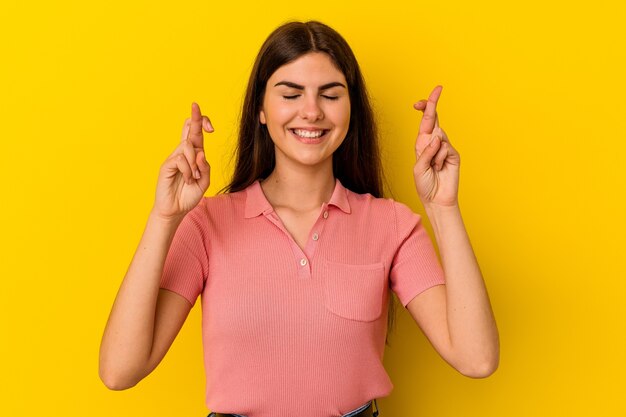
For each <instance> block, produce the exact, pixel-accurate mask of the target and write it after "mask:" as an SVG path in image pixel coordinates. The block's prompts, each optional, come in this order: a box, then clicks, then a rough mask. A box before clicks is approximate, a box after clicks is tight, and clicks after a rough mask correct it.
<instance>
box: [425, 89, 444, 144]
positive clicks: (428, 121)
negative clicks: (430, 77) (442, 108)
mask: <svg viewBox="0 0 626 417" xmlns="http://www.w3.org/2000/svg"><path fill="white" fill-rule="evenodd" d="M442 89H443V87H442V86H440V85H438V86H437V87H435V88H434V89H433V91H432V92H431V93H430V96H428V101H427V102H426V109H424V117H422V121H421V123H420V129H419V134H422V133H428V134H430V133H432V132H433V129H434V128H435V126H437V125H439V123H438V122H437V101H439V96H440V95H441V90H442Z"/></svg>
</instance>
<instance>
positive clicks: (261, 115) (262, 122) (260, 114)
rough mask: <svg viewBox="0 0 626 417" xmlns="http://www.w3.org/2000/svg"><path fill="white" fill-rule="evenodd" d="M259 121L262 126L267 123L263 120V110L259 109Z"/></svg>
mask: <svg viewBox="0 0 626 417" xmlns="http://www.w3.org/2000/svg"><path fill="white" fill-rule="evenodd" d="M259 120H261V124H262V125H264V124H266V123H267V121H266V120H265V112H264V111H263V109H261V112H260V113H259Z"/></svg>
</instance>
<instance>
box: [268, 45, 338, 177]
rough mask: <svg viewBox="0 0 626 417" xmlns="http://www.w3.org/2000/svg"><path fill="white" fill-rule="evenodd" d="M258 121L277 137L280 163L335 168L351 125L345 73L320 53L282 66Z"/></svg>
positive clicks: (273, 139)
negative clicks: (335, 157)
mask: <svg viewBox="0 0 626 417" xmlns="http://www.w3.org/2000/svg"><path fill="white" fill-rule="evenodd" d="M260 120H261V123H263V124H265V125H266V126H267V129H268V131H269V134H270V136H271V138H272V141H273V142H274V148H275V150H276V164H277V165H278V164H286V163H289V164H298V165H307V166H324V165H325V164H330V166H331V167H332V154H333V152H335V150H336V149H337V148H338V147H339V145H341V143H342V142H343V140H344V138H345V137H346V134H347V133H348V127H349V124H350V96H349V94H348V84H347V82H346V79H345V77H344V75H343V73H342V72H341V71H340V70H339V69H337V68H336V67H335V66H334V65H333V63H332V61H331V59H330V58H329V57H328V55H326V54H324V53H320V52H313V53H308V54H306V55H303V56H301V57H300V58H298V59H296V60H295V61H292V62H290V63H288V64H286V65H283V66H282V67H280V68H278V69H277V70H276V72H274V74H272V76H271V77H270V79H269V80H268V82H267V85H266V88H265V96H264V98H263V107H262V109H261V113H260Z"/></svg>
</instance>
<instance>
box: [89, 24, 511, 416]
mask: <svg viewBox="0 0 626 417" xmlns="http://www.w3.org/2000/svg"><path fill="white" fill-rule="evenodd" d="M440 94H441V87H436V88H435V89H434V90H433V92H432V93H431V95H430V97H429V98H428V100H421V101H419V102H417V103H416V104H415V105H414V107H415V109H417V110H420V111H423V112H424V117H423V119H422V122H421V124H420V128H419V133H418V136H417V143H416V147H415V152H416V157H417V162H416V164H415V169H414V178H415V185H416V188H417V192H418V194H419V196H420V198H421V200H422V202H423V205H424V207H425V210H426V213H427V214H428V217H429V220H430V222H431V224H432V225H433V228H434V231H435V235H436V239H437V243H438V245H439V248H440V253H441V260H442V264H443V268H442V266H441V264H440V263H439V261H438V259H437V257H436V254H435V252H434V249H433V246H432V243H431V241H430V239H429V237H428V235H427V234H426V231H425V229H424V227H423V225H422V223H421V220H420V216H419V215H417V214H415V213H413V212H411V210H409V209H408V207H406V206H405V205H403V204H401V203H398V202H395V201H393V200H391V199H384V198H382V191H381V173H380V172H381V168H380V162H379V153H378V145H377V141H376V139H377V138H376V129H375V123H374V118H373V116H372V111H371V108H370V105H369V101H368V98H367V93H366V89H365V85H364V83H363V79H362V76H361V73H360V70H359V67H358V64H357V62H356V59H355V57H354V55H353V53H352V51H351V50H350V47H349V46H348V44H347V43H346V42H345V40H344V39H343V38H342V37H341V36H340V35H339V34H338V33H337V32H335V31H334V30H333V29H331V28H329V27H328V26H326V25H323V24H321V23H319V22H306V23H300V22H293V23H288V24H285V25H283V26H281V27H279V28H278V29H276V30H275V31H274V32H273V33H272V34H271V35H270V36H269V38H268V39H267V40H266V41H265V43H264V45H263V46H262V48H261V51H260V52H259V55H258V56H257V59H256V62H255V65H254V68H253V70H252V74H251V77H250V81H249V85H248V90H247V94H246V98H245V100H244V105H243V111H242V120H241V126H240V132H239V143H238V149H237V165H236V169H235V174H234V177H233V180H232V182H231V183H230V184H229V185H228V186H227V187H226V191H227V192H226V193H222V194H218V195H217V196H215V197H210V198H206V197H204V198H203V196H204V193H205V192H206V190H207V189H208V187H209V173H210V169H209V164H208V163H207V161H206V160H205V155H204V150H203V130H204V131H207V132H212V131H213V127H212V126H211V122H210V121H209V119H208V117H206V116H203V115H202V114H201V111H200V108H199V106H198V105H197V104H195V103H194V104H192V110H191V118H190V119H188V120H187V121H186V122H185V125H184V128H183V135H182V142H181V144H180V145H179V146H178V147H177V148H176V150H175V151H174V152H173V153H172V155H170V157H168V158H167V160H166V161H165V162H164V163H163V165H162V167H161V170H160V174H159V180H158V185H157V192H156V199H155V203H154V207H153V209H152V211H151V214H150V216H149V219H148V223H147V226H146V229H145V231H144V234H143V236H142V238H141V242H140V244H139V248H138V249H137V252H136V253H135V256H134V258H133V260H132V262H131V264H130V267H129V269H128V272H127V274H126V276H125V278H124V281H123V282H122V285H121V288H120V291H119V293H118V295H117V297H116V300H115V302H114V305H113V309H112V311H111V315H110V317H109V321H108V323H107V326H106V329H105V332H104V336H103V340H102V346H101V350H100V377H101V378H102V380H103V381H104V383H105V384H106V385H107V386H108V387H109V388H111V389H126V388H129V387H132V386H134V385H135V384H137V383H138V382H139V381H140V380H141V379H142V378H144V377H145V376H146V375H148V374H149V373H150V372H151V371H152V370H153V369H154V368H155V367H156V366H157V365H158V363H159V362H160V361H161V359H162V358H163V357H164V355H165V353H166V352H167V350H168V348H169V347H170V345H171V343H172V342H173V340H174V338H175V337H176V334H177V333H178V331H179V329H180V328H181V326H182V324H183V322H184V321H185V319H186V317H187V315H188V313H189V311H190V309H191V307H192V306H193V305H194V303H195V301H196V299H197V297H198V295H200V294H202V314H203V344H204V352H205V357H204V365H205V370H206V374H207V393H206V403H207V406H208V407H209V408H210V409H211V410H214V411H216V412H214V413H211V414H210V415H214V416H221V415H223V414H221V413H232V414H233V415H239V416H247V417H267V416H271V417H282V416H290V417H293V416H296V415H297V416H302V417H330V416H351V417H352V416H359V417H361V416H373V415H374V416H375V415H377V414H378V412H377V411H376V412H374V411H373V408H374V407H375V406H376V404H375V400H376V398H379V397H383V396H386V395H388V394H389V393H390V392H391V390H392V388H393V386H392V383H391V381H390V380H389V377H388V375H387V373H386V372H385V370H384V368H383V366H382V358H383V352H384V345H385V334H386V332H387V328H388V323H387V319H388V318H390V317H392V314H391V313H389V312H388V311H387V309H388V308H389V309H390V308H391V307H392V305H393V304H392V303H391V302H390V301H392V298H391V291H393V292H394V293H395V294H396V295H397V297H398V299H399V300H400V301H401V302H402V304H403V305H404V306H405V307H406V308H407V309H408V310H409V312H410V313H411V315H412V316H413V318H414V319H415V321H416V322H417V323H418V325H419V326H420V328H421V329H422V330H423V331H424V333H425V334H426V336H427V337H428V339H429V340H430V341H431V343H432V345H433V346H434V348H435V349H436V350H437V352H439V354H440V355H441V356H442V357H443V358H444V359H445V360H446V361H448V362H449V363H450V364H451V365H452V366H453V367H454V368H456V369H457V370H459V371H460V372H461V373H463V374H464V375H467V376H470V377H485V376H487V375H489V374H491V373H492V372H494V370H495V369H496V367H497V363H498V357H499V346H498V335H497V329H496V325H495V321H494V318H493V314H492V311H491V307H490V304H489V300H488V296H487V292H486V289H485V286H484V283H483V279H482V276H481V273H480V270H479V267H478V264H477V262H476V259H475V257H474V253H473V251H472V248H471V246H470V243H469V239H468V237H467V233H466V231H465V228H464V225H463V222H462V220H461V214H460V211H459V206H458V201H457V188H458V179H459V155H458V153H457V152H456V150H455V149H454V148H453V147H452V146H451V145H450V141H449V140H448V138H447V136H446V134H445V132H444V131H443V130H442V129H441V128H440V127H439V125H438V120H437V113H436V105H437V101H438V99H439V95H440ZM444 271H445V272H444ZM390 290H391V291H390Z"/></svg>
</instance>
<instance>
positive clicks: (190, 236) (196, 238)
mask: <svg viewBox="0 0 626 417" xmlns="http://www.w3.org/2000/svg"><path fill="white" fill-rule="evenodd" d="M205 204H206V203H205V199H204V198H203V199H202V200H201V202H200V203H199V204H198V205H197V206H196V207H195V208H193V209H192V210H191V211H190V212H189V213H187V215H186V216H185V217H184V218H183V220H182V222H181V223H180V225H179V226H178V229H176V233H175V234H174V238H173V240H172V244H171V245H170V249H169V251H168V253H167V257H166V259H165V265H164V267H163V275H162V277H161V283H160V288H165V289H167V290H170V291H174V292H175V293H178V294H180V295H182V296H183V297H185V298H186V299H187V300H188V301H189V302H190V303H191V305H192V306H193V305H194V304H195V302H196V299H197V298H198V295H200V294H201V293H202V290H203V289H204V284H205V282H206V280H207V277H208V271H209V259H208V250H207V249H208V248H207V244H208V240H207V225H208V221H207V215H206V205H205Z"/></svg>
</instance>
